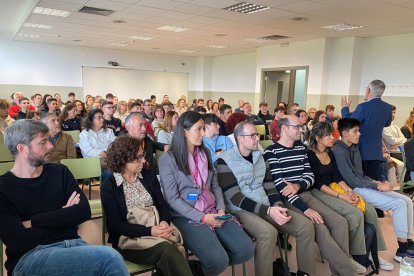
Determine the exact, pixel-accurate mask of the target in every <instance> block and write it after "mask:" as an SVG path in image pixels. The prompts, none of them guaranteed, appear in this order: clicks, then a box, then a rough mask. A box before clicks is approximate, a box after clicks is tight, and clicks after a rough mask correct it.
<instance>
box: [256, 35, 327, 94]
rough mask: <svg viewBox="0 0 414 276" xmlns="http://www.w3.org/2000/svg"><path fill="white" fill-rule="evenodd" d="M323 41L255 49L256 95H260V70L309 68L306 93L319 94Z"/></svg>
mask: <svg viewBox="0 0 414 276" xmlns="http://www.w3.org/2000/svg"><path fill="white" fill-rule="evenodd" d="M325 44H326V43H325V39H318V40H311V41H304V42H295V43H291V44H290V45H289V46H288V47H280V46H279V45H274V46H266V47H261V48H258V49H257V69H256V93H260V80H261V71H262V69H272V68H286V67H299V66H309V76H308V91H307V92H308V93H309V94H321V92H322V76H323V69H324V66H323V62H324V59H325V57H324V55H325Z"/></svg>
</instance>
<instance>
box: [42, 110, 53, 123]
mask: <svg viewBox="0 0 414 276" xmlns="http://www.w3.org/2000/svg"><path fill="white" fill-rule="evenodd" d="M51 116H56V117H57V115H56V113H53V112H46V113H43V114H42V117H41V118H40V121H41V122H42V123H44V124H47V121H49V118H50V117H51Z"/></svg>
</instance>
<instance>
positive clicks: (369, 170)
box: [341, 80, 392, 180]
mask: <svg viewBox="0 0 414 276" xmlns="http://www.w3.org/2000/svg"><path fill="white" fill-rule="evenodd" d="M384 91H385V83H384V82H383V81H381V80H373V81H371V82H370V83H369V85H368V87H367V88H366V90H365V102H363V103H360V104H359V105H357V107H356V109H355V110H354V112H352V113H351V112H350V111H349V106H350V105H351V101H348V99H347V98H346V97H345V96H344V97H342V99H341V106H342V109H341V113H342V118H354V119H357V120H358V121H360V122H361V130H360V132H361V138H360V140H359V151H360V152H361V158H362V169H363V171H364V174H365V175H367V176H369V177H370V178H372V179H374V180H380V163H381V161H382V160H383V157H382V130H383V128H384V127H387V126H389V125H390V124H391V121H392V106H391V105H390V104H388V103H386V102H384V101H382V100H381V96H382V94H384Z"/></svg>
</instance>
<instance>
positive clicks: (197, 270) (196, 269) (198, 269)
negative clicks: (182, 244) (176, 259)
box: [188, 260, 204, 276]
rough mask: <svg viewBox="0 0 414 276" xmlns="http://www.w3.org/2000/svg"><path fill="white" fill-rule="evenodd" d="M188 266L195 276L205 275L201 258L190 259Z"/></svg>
mask: <svg viewBox="0 0 414 276" xmlns="http://www.w3.org/2000/svg"><path fill="white" fill-rule="evenodd" d="M188 266H189V267H190V269H191V273H192V274H193V276H204V272H203V268H202V266H201V262H200V261H199V260H189V261H188Z"/></svg>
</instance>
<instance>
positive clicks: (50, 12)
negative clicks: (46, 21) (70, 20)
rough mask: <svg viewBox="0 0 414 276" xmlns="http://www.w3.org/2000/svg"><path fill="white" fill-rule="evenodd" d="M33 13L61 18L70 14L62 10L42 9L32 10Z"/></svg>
mask: <svg viewBox="0 0 414 276" xmlns="http://www.w3.org/2000/svg"><path fill="white" fill-rule="evenodd" d="M33 13H38V14H44V15H52V16H61V17H68V16H69V15H70V14H71V12H70V11H63V10H56V9H49V8H42V7H36V8H34V10H33Z"/></svg>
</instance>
